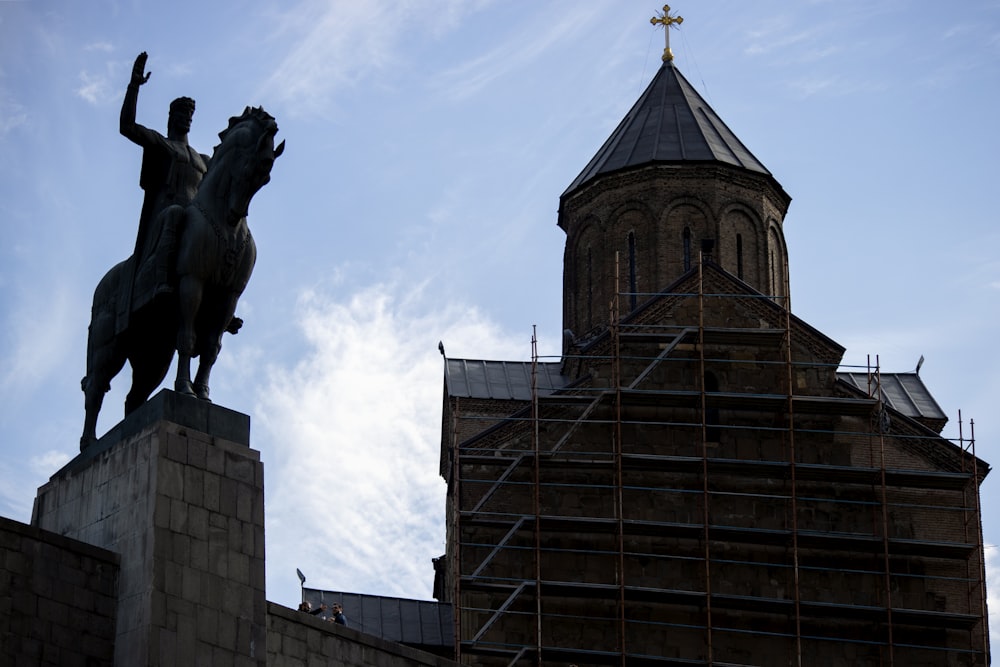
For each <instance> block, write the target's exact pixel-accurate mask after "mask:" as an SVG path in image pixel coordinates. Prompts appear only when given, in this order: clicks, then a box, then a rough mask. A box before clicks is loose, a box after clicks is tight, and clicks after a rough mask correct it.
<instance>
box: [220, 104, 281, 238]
mask: <svg viewBox="0 0 1000 667" xmlns="http://www.w3.org/2000/svg"><path fill="white" fill-rule="evenodd" d="M277 133H278V124H277V123H276V122H275V120H274V118H273V117H272V116H271V115H270V114H268V113H267V112H266V111H264V109H263V108H261V107H247V108H246V109H245V110H244V111H243V114H242V115H240V116H233V117H232V118H230V119H229V127H227V128H226V129H225V130H223V131H222V132H220V133H219V139H220V140H221V141H220V143H219V145H218V146H216V147H215V152H214V154H213V155H212V162H211V166H210V168H209V169H210V171H213V172H214V171H215V170H216V169H218V170H221V171H222V172H224V173H225V174H227V175H228V177H229V178H228V183H227V184H226V185H225V186H224V188H223V193H224V194H223V196H224V197H225V199H226V200H227V201H226V204H227V207H228V211H229V216H230V222H231V223H235V222H237V221H239V220H240V219H242V218H244V217H246V214H247V208H248V207H249V205H250V199H251V198H253V196H254V195H255V194H256V193H257V191H258V190H260V189H261V188H262V187H264V185H266V184H267V182H268V181H270V180H271V167H272V166H273V165H274V160H275V159H276V158H277V157H278V156H279V155H281V153H282V152H283V151H284V150H285V142H284V141H282V142H281V143H280V144H279V145H278V146H277V148H275V146H274V137H275V135H276V134H277ZM206 178H207V175H206Z"/></svg>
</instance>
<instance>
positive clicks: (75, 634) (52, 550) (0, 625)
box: [0, 517, 119, 667]
mask: <svg viewBox="0 0 1000 667" xmlns="http://www.w3.org/2000/svg"><path fill="white" fill-rule="evenodd" d="M118 562H119V558H118V555H117V554H115V553H112V552H110V551H107V550H105V549H100V548H98V547H94V546H91V545H89V544H83V543H81V542H77V541H75V540H71V539H69V538H66V537H62V536H61V535H56V534H55V533H50V532H48V531H45V530H40V529H38V528H34V527H32V526H27V525H25V524H22V523H20V522H17V521H13V520H11V519H5V518H2V517H0V663H2V664H4V665H12V666H18V665H33V666H39V667H49V666H52V667H63V666H71V665H87V666H96V665H111V664H112V660H113V657H114V642H115V608H116V602H117V593H118Z"/></svg>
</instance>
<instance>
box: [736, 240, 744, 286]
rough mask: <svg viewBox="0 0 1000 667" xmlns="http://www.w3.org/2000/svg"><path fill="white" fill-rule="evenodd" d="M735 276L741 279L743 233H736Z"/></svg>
mask: <svg viewBox="0 0 1000 667" xmlns="http://www.w3.org/2000/svg"><path fill="white" fill-rule="evenodd" d="M736 277H737V278H739V279H740V280H743V235H742V234H737V235H736Z"/></svg>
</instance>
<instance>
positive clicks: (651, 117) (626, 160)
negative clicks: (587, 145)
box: [563, 61, 773, 197]
mask: <svg viewBox="0 0 1000 667" xmlns="http://www.w3.org/2000/svg"><path fill="white" fill-rule="evenodd" d="M684 162H721V163H723V164H728V165H732V166H735V167H741V168H743V169H747V170H749V171H752V172H757V173H760V174H764V175H766V176H770V177H772V178H773V176H772V175H771V172H769V171H768V170H767V168H766V167H765V166H764V165H763V164H762V163H761V162H760V160H758V159H757V158H755V157H754V156H753V154H752V153H751V152H750V151H749V150H748V149H747V147H746V146H744V145H743V142H741V141H740V140H739V138H737V136H736V135H735V134H733V132H732V130H730V129H729V127H728V126H727V125H726V124H725V123H724V122H722V119H721V118H719V116H718V114H716V113H715V111H713V110H712V107H710V106H709V105H708V103H707V102H706V101H705V100H704V99H703V98H702V97H701V95H699V94H698V92H697V91H696V90H695V89H694V87H693V86H692V85H691V84H690V83H688V80H687V79H685V78H684V75H682V74H681V73H680V70H678V69H677V67H676V66H675V65H674V63H673V61H667V62H664V63H663V65H662V66H661V67H660V69H659V71H657V73H656V76H654V77H653V80H652V81H651V82H650V84H649V86H648V87H647V88H646V90H645V92H644V93H643V94H642V96H641V97H639V99H638V101H637V102H636V103H635V104H634V105H633V106H632V109H631V110H629V112H628V114H627V115H626V116H625V118H624V119H623V120H622V122H621V123H619V125H618V127H617V128H615V131H614V132H613V133H612V134H611V136H610V137H608V140H607V141H605V142H604V145H603V146H601V148H600V150H598V151H597V154H596V155H595V156H594V157H593V159H591V161H590V163H589V164H588V165H587V166H586V167H584V169H583V171H581V172H580V175H579V176H577V177H576V179H575V180H574V181H573V183H572V184H570V186H569V187H568V188H567V189H566V192H564V193H563V197H565V196H566V195H568V194H570V193H571V192H573V191H574V190H576V189H577V188H579V187H581V186H582V185H584V184H586V183H588V182H590V181H591V180H593V179H594V178H597V177H598V176H603V175H605V174H610V173H613V172H617V171H621V170H623V169H629V168H632V167H639V166H643V165H646V164H651V163H668V164H669V163H684Z"/></svg>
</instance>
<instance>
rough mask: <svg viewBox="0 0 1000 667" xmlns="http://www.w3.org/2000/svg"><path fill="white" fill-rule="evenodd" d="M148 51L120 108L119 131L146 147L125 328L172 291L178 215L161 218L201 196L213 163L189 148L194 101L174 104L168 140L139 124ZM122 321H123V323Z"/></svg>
mask: <svg viewBox="0 0 1000 667" xmlns="http://www.w3.org/2000/svg"><path fill="white" fill-rule="evenodd" d="M146 58H147V55H146V53H145V52H142V53H140V54H139V56H138V57H137V58H136V59H135V64H134V65H133V67H132V78H131V81H130V82H129V84H128V88H126V91H125V101H124V102H123V103H122V111H121V120H120V131H121V133H122V136H124V137H126V138H127V139H129V140H131V141H132V142H134V143H136V144H138V145H139V146H142V149H143V151H142V172H141V175H140V177H139V186H140V187H141V188H142V189H143V190H145V192H146V194H145V197H144V199H143V202H142V213H141V214H140V216H139V231H138V234H137V235H136V240H135V251H134V253H133V255H132V261H133V267H132V282H131V285H129V286H126V287H125V288H124V289H126V290H129V291H130V296H127V297H126V298H124V299H122V301H123V303H122V309H123V310H122V312H120V313H119V321H120V322H121V325H122V326H124V323H125V322H127V319H128V315H129V312H131V311H133V310H135V309H136V308H138V307H139V306H142V305H145V304H146V303H148V302H149V301H151V300H152V299H153V297H154V296H155V295H156V294H159V293H162V292H168V291H170V290H171V289H172V285H171V277H172V276H171V271H172V268H171V267H172V265H173V261H174V259H175V255H176V248H177V237H178V235H179V234H180V230H178V229H177V228H176V227H177V222H176V221H177V219H178V217H177V216H172V215H168V216H160V215H159V214H160V213H161V212H162V211H163V210H164V209H165V208H167V207H168V206H171V205H174V204H179V205H181V206H187V205H188V204H190V203H191V200H193V199H194V196H195V194H196V193H197V192H198V185H199V184H200V183H201V179H202V177H203V176H204V175H205V172H206V171H207V170H208V163H209V160H210V158H209V157H208V156H207V155H202V154H200V153H198V152H197V151H196V150H194V149H193V148H192V147H191V146H189V145H188V132H189V131H190V129H191V117H192V116H193V115H194V100H192V99H191V98H189V97H179V98H177V99H176V100H174V101H173V102H171V103H170V115H169V118H168V120H167V136H165V137H164V136H163V135H162V134H160V133H159V132H156V131H155V130H151V129H149V128H147V127H143V126H142V125H139V124H138V123H136V122H135V114H136V103H137V102H138V98H139V86H141V85H143V84H144V83H146V82H147V81H149V76H150V73H144V72H145V69H146ZM122 316H124V322H122V320H123V317H122Z"/></svg>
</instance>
